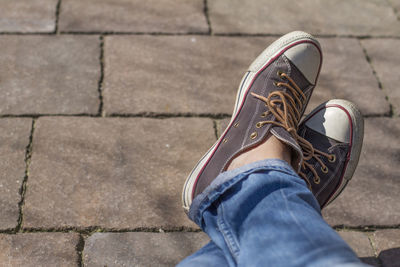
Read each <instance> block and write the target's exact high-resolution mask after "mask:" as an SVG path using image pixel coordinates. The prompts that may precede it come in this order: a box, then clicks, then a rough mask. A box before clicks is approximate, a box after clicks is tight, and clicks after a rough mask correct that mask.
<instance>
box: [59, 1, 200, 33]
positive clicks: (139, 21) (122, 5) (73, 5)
mask: <svg viewBox="0 0 400 267" xmlns="http://www.w3.org/2000/svg"><path fill="white" fill-rule="evenodd" d="M203 10H204V6H203V0H192V1H185V0H169V1H157V0H147V1H141V0H118V1H115V0H86V1H80V0H69V1H63V3H62V7H61V16H60V29H61V30H62V31H78V32H79V31H85V32H90V31H96V32H110V31H111V32H171V33H190V32H208V24H207V21H206V18H205V15H204V11H203Z"/></svg>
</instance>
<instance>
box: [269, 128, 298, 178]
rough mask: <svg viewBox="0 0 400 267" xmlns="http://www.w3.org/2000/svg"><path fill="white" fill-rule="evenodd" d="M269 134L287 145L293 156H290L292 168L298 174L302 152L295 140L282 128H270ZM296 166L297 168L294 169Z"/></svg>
mask: <svg viewBox="0 0 400 267" xmlns="http://www.w3.org/2000/svg"><path fill="white" fill-rule="evenodd" d="M271 133H272V134H273V135H274V136H275V137H276V138H278V139H279V140H281V141H282V142H284V143H285V144H287V145H289V146H290V147H291V148H292V149H293V151H294V152H295V154H294V155H293V156H292V166H293V168H294V169H295V170H296V171H297V172H299V171H300V167H301V163H302V162H303V152H302V150H301V147H300V146H299V144H298V143H297V142H296V140H295V139H294V138H293V137H292V136H291V135H290V133H289V132H288V131H286V130H285V129H284V128H282V127H280V126H273V127H272V128H271ZM295 166H297V167H295Z"/></svg>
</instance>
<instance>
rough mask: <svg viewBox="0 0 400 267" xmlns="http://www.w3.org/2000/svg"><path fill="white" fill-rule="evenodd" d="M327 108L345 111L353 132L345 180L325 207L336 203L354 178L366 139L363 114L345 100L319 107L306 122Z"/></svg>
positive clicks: (326, 103) (333, 101)
mask: <svg viewBox="0 0 400 267" xmlns="http://www.w3.org/2000/svg"><path fill="white" fill-rule="evenodd" d="M325 107H328V108H329V107H337V108H340V109H342V110H343V111H345V112H346V114H347V116H348V117H349V120H351V122H350V123H351V125H352V131H351V150H350V159H349V161H348V162H347V165H346V166H345V170H344V174H343V178H342V180H341V183H340V185H339V187H338V188H337V190H336V191H335V193H334V194H333V195H332V196H331V197H330V198H329V199H328V200H327V202H326V203H325V204H324V206H323V207H326V206H328V205H329V204H330V203H332V201H334V200H335V199H336V198H337V197H338V196H339V195H340V193H342V191H343V189H344V188H345V187H346V185H347V184H348V182H349V181H350V180H351V178H352V177H353V174H354V172H355V170H356V168H357V165H358V160H359V158H360V154H361V148H362V143H363V139H364V119H363V116H362V115H361V112H360V111H359V110H358V108H357V107H356V106H355V105H354V104H353V103H352V102H349V101H347V100H343V99H333V100H329V101H327V102H325V103H323V104H321V105H319V106H318V107H317V108H315V109H314V111H312V112H311V113H310V114H309V115H307V117H306V118H305V119H304V121H307V118H310V117H312V116H313V115H314V114H315V113H317V112H319V111H320V110H321V109H324V108H325Z"/></svg>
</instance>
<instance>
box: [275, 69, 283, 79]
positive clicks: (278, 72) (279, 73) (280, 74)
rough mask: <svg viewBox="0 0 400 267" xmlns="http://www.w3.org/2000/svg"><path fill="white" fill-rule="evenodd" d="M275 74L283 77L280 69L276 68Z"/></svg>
mask: <svg viewBox="0 0 400 267" xmlns="http://www.w3.org/2000/svg"><path fill="white" fill-rule="evenodd" d="M276 74H277V75H278V76H279V77H280V78H284V77H283V76H282V74H283V72H282V71H280V70H278V71H277V72H276Z"/></svg>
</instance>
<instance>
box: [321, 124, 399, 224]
mask: <svg viewBox="0 0 400 267" xmlns="http://www.w3.org/2000/svg"><path fill="white" fill-rule="evenodd" d="M399 133H400V119H399V118H368V119H366V120H365V135H364V144H363V149H362V152H361V157H360V161H359V164H358V167H357V170H356V172H355V175H354V177H353V179H352V180H351V181H350V182H349V185H348V186H347V187H346V189H345V190H344V192H343V193H342V194H341V195H340V196H339V198H338V199H336V200H335V202H334V203H332V204H331V205H330V206H329V207H327V208H326V209H325V211H324V212H323V213H324V215H325V218H326V219H327V221H328V222H329V223H330V224H332V225H341V224H345V225H352V226H357V225H396V224H398V222H399V221H400V207H399V205H400V196H399V194H398V192H399V190H400V169H399V168H398V166H399V165H400V158H399V152H400V143H399V142H398V137H399Z"/></svg>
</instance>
